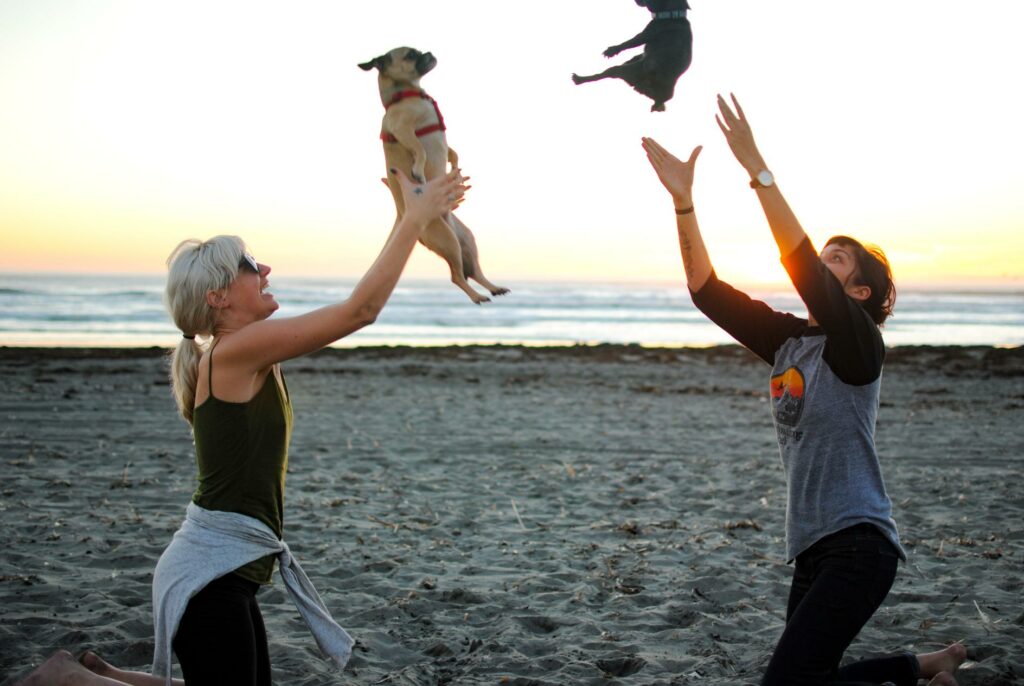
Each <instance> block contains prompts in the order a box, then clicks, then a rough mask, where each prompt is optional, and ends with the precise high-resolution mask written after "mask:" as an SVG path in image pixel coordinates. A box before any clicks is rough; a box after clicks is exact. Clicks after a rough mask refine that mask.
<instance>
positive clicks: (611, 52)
mask: <svg viewBox="0 0 1024 686" xmlns="http://www.w3.org/2000/svg"><path fill="white" fill-rule="evenodd" d="M620 52H622V50H621V48H619V46H617V45H613V46H612V47H610V48H608V49H607V50H605V51H604V52H603V53H602V54H603V55H604V56H605V57H615V56H616V55H618V54H619V53H620Z"/></svg>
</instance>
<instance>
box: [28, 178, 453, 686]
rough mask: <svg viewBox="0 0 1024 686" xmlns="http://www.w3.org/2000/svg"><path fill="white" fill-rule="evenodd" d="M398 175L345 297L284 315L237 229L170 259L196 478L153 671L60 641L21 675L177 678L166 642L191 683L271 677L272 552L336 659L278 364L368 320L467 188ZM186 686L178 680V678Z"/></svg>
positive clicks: (163, 575) (341, 639)
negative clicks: (306, 543) (375, 242)
mask: <svg viewBox="0 0 1024 686" xmlns="http://www.w3.org/2000/svg"><path fill="white" fill-rule="evenodd" d="M391 173H392V174H396V175H397V178H398V180H399V183H400V185H401V188H402V194H403V196H404V198H405V208H406V210H405V213H404V214H403V215H402V217H401V219H400V220H399V221H398V222H397V223H396V224H395V226H394V228H393V229H392V231H391V235H390V236H389V237H388V239H387V242H386V243H385V244H384V247H383V249H382V250H381V252H380V254H379V255H378V257H377V259H376V261H375V262H374V263H373V265H372V266H371V267H370V269H369V270H368V271H367V272H366V274H365V275H364V276H363V278H362V279H361V280H360V281H359V283H358V284H357V285H356V287H355V289H354V290H353V291H352V294H351V295H350V296H349V297H348V299H346V300H343V301H341V302H338V303H335V304H332V305H328V306H326V307H322V308H320V309H317V310H313V311H312V312H307V313H306V314H302V315H299V316H296V317H288V318H277V319H274V318H272V317H271V315H272V314H273V313H274V312H275V311H276V310H277V309H278V303H277V300H276V299H275V298H274V295H273V294H272V293H271V292H270V291H269V290H268V286H269V281H268V279H267V277H268V276H269V275H270V267H269V266H268V265H267V264H264V263H261V262H258V261H257V260H255V259H254V258H253V257H252V256H251V255H250V254H249V252H248V251H247V249H246V246H245V243H244V242H243V241H242V240H241V239H240V238H238V237H236V236H217V237H215V238H211V239H210V240H208V241H198V240H187V241H184V242H182V243H181V244H180V245H178V247H177V248H175V250H174V252H173V253H172V254H171V256H170V258H169V259H168V267H169V273H168V277H167V289H166V294H165V300H166V304H167V307H168V310H169V311H170V314H171V317H172V318H173V320H174V323H175V324H176V325H177V327H178V328H179V329H180V330H181V332H182V338H181V340H180V341H179V343H178V345H177V348H176V349H175V350H174V354H173V359H172V363H171V376H172V383H173V389H174V397H175V399H176V401H177V404H178V409H179V411H180V412H181V415H182V416H183V417H184V418H185V420H186V421H187V422H188V423H189V424H190V425H191V426H192V431H193V435H194V438H195V447H196V461H197V464H198V471H199V475H198V487H197V489H196V491H195V494H194V495H193V497H192V501H191V502H190V503H189V506H188V511H187V514H186V519H185V522H184V523H183V524H182V527H181V529H179V530H178V532H177V533H175V535H174V538H173V540H172V541H171V544H170V545H169V546H168V547H167V549H166V550H165V551H164V553H163V555H162V556H161V558H160V561H159V562H158V563H157V567H156V571H155V572H154V575H153V604H154V612H153V614H154V625H155V632H156V641H155V652H154V659H153V674H151V675H150V674H146V673H143V672H129V671H124V670H120V669H117V668H115V667H113V666H111V665H109V664H107V663H106V662H104V661H103V660H101V659H100V658H99V657H97V656H95V655H94V654H92V653H87V654H86V655H85V656H83V659H82V661H81V662H78V661H75V660H74V659H73V658H72V657H71V655H70V653H68V652H66V651H59V652H58V653H55V654H54V655H53V656H51V658H50V659H49V660H48V661H47V662H45V663H44V664H43V665H41V666H40V667H39V668H38V669H37V670H35V671H34V672H33V673H32V674H31V675H29V677H27V678H26V680H25V681H24V682H23V683H24V684H26V685H30V684H50V683H76V684H77V683H81V684H106V685H110V684H125V683H126V684H133V685H135V686H159V685H160V684H171V683H172V679H171V651H172V648H173V652H174V653H175V655H176V656H177V658H178V662H179V664H180V665H181V670H182V674H183V676H184V681H185V683H187V684H188V686H205V685H216V686H224V685H225V684H245V685H249V684H252V685H254V686H264V685H268V684H270V683H271V670H270V659H269V653H268V649H267V637H266V633H265V631H264V626H263V620H262V617H261V615H260V610H259V605H258V604H257V602H256V592H257V590H258V589H259V587H260V586H261V585H263V584H267V583H269V582H270V579H271V573H272V571H273V569H274V566H275V562H276V563H278V566H279V567H280V572H281V577H282V579H283V580H284V585H285V588H286V589H287V590H288V592H289V594H290V596H291V597H292V600H293V601H294V602H295V604H296V606H297V607H298V608H299V612H300V614H301V615H302V616H303V619H305V620H306V623H307V625H308V626H309V628H310V631H311V632H312V633H313V635H314V637H315V638H316V640H317V643H318V644H319V645H320V648H321V650H322V652H324V653H325V654H326V655H327V656H328V657H330V658H331V659H333V660H334V661H335V662H336V663H337V664H338V666H339V668H340V667H342V666H344V664H345V662H346V661H347V659H348V656H349V653H350V651H351V645H352V639H351V638H350V637H349V636H348V634H347V633H345V631H344V629H342V628H341V627H340V626H338V624H337V623H335V622H334V620H333V619H331V617H330V614H329V613H328V612H327V610H326V608H324V606H323V604H322V602H321V601H320V597H319V595H317V593H316V590H315V589H314V588H313V586H312V585H311V584H310V583H309V580H308V579H307V578H306V576H305V574H304V573H303V572H302V569H301V567H299V565H298V563H297V562H296V561H295V560H294V559H293V558H292V556H291V554H290V551H289V549H288V546H287V545H286V544H285V543H284V541H283V539H282V535H283V528H284V486H285V473H286V471H287V466H288V443H289V439H290V436H291V427H292V408H291V402H290V398H289V395H288V389H287V386H286V385H285V381H284V376H283V375H282V373H281V368H280V363H281V362H284V361H285V360H289V359H291V358H294V357H298V356H300V355H305V354H307V353H311V352H314V351H316V350H319V349H321V348H323V347H324V346H326V345H328V344H330V343H333V342H334V341H337V340H339V339H341V338H344V337H345V336H347V335H349V334H351V333H353V332H355V331H358V330H359V329H361V328H363V327H364V326H367V325H369V324H372V323H373V322H374V320H375V319H376V318H377V316H378V314H379V313H380V311H381V309H382V308H383V307H384V304H385V303H386V302H387V300H388V297H389V296H390V295H391V292H392V291H393V290H394V288H395V285H396V283H397V282H398V278H399V276H400V275H401V273H402V270H403V269H404V268H405V265H406V262H407V261H408V259H409V256H410V254H411V253H412V250H413V247H414V246H415V245H416V242H417V240H418V239H419V236H420V231H421V230H422V229H423V228H424V227H426V226H427V224H428V223H429V222H430V221H432V220H433V219H436V218H437V217H440V216H442V215H444V214H445V213H447V212H450V211H452V210H453V209H455V208H456V207H457V206H458V205H459V204H460V203H461V202H462V199H463V195H464V193H465V192H466V190H468V188H469V187H468V186H467V185H466V183H465V182H466V180H467V179H466V178H464V177H462V175H461V173H460V172H459V171H458V170H456V171H453V172H452V173H451V174H449V175H447V176H443V177H438V178H436V179H434V180H432V181H429V182H427V183H426V184H423V185H414V184H413V183H412V182H411V181H409V179H408V178H406V177H405V175H404V174H401V173H399V172H396V171H395V170H391ZM173 683H174V684H176V685H177V686H181V685H182V682H181V681H180V680H173Z"/></svg>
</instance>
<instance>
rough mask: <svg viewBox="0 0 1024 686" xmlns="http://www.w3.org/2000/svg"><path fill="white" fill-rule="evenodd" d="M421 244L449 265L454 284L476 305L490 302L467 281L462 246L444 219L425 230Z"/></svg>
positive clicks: (436, 220) (433, 222)
mask: <svg viewBox="0 0 1024 686" xmlns="http://www.w3.org/2000/svg"><path fill="white" fill-rule="evenodd" d="M420 242H422V243H423V245H425V246H427V247H428V248H429V249H430V250H431V251H433V252H435V253H437V254H438V255H440V256H441V257H442V258H444V261H445V262H447V263H448V268H449V270H450V271H451V279H452V283H453V284H455V285H456V286H458V287H459V288H461V289H462V290H463V292H464V293H465V294H466V295H468V296H469V299H470V300H472V301H473V302H474V303H475V304H477V305H479V304H480V303H482V302H488V301H489V300H490V298H488V297H487V296H484V295H480V294H479V293H477V292H476V291H475V290H474V289H473V287H472V286H470V285H469V282H468V281H466V272H465V265H464V264H463V262H462V244H461V243H460V242H459V239H458V238H457V237H456V235H455V231H454V230H453V229H452V227H451V226H449V225H448V223H447V222H445V220H444V219H435V220H434V221H432V222H430V224H428V225H427V228H425V229H423V233H421V234H420Z"/></svg>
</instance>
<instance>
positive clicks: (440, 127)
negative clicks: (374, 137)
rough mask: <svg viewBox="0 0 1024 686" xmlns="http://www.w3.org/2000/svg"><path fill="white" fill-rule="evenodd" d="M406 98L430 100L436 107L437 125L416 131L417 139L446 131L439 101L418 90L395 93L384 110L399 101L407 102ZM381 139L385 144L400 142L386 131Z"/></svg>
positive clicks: (381, 135)
mask: <svg viewBox="0 0 1024 686" xmlns="http://www.w3.org/2000/svg"><path fill="white" fill-rule="evenodd" d="M406 98H423V99H424V100H429V101H430V104H431V105H433V106H434V112H435V113H436V114H437V123H436V124H431V125H430V126H424V127H423V128H422V129H416V132H415V133H416V137H417V138H419V137H420V136H426V135H427V134H428V133H434V132H435V131H444V130H445V125H444V117H442V116H441V110H439V109H438V107H437V101H435V100H434V99H433V98H432V97H430V96H429V95H427V94H426V93H424V92H423V91H416V90H408V91H398V92H397V93H395V95H394V97H392V98H391V102H389V103H388V104H387V105H384V109H385V110H387V109H388V108H389V107H391V106H392V105H394V104H395V103H396V102H398V101H399V100H405V99H406ZM380 139H381V140H382V141H384V142H385V143H397V142H398V139H397V138H395V137H394V135H393V134H390V133H388V132H387V131H384V132H382V133H381V134H380Z"/></svg>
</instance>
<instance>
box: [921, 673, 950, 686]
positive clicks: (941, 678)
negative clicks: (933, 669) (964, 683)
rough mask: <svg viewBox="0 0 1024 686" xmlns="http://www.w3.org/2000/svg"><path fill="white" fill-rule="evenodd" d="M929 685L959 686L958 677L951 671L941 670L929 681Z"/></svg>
mask: <svg viewBox="0 0 1024 686" xmlns="http://www.w3.org/2000/svg"><path fill="white" fill-rule="evenodd" d="M928 686H957V683H956V679H954V678H953V675H952V674H950V673H949V672H939V673H938V674H936V675H935V678H934V679H932V680H931V681H929V682H928Z"/></svg>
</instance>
